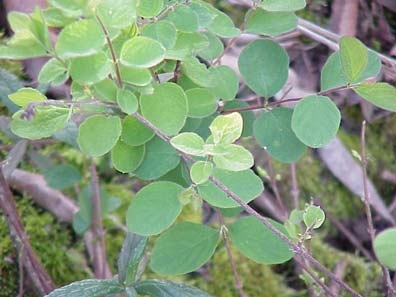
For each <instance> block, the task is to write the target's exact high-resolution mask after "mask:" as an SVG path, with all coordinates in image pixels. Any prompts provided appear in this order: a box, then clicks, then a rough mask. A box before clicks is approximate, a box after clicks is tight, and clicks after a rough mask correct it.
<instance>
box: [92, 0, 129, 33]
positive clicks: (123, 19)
mask: <svg viewBox="0 0 396 297" xmlns="http://www.w3.org/2000/svg"><path fill="white" fill-rule="evenodd" d="M96 13H97V15H98V16H99V18H100V20H101V21H102V22H103V24H104V25H105V27H106V28H117V29H121V28H125V27H128V26H130V25H132V24H133V23H134V22H135V20H136V0H101V1H100V2H99V5H98V6H97V7H96Z"/></svg>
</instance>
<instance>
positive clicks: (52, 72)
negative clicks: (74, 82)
mask: <svg viewBox="0 0 396 297" xmlns="http://www.w3.org/2000/svg"><path fill="white" fill-rule="evenodd" d="M68 78H69V71H68V69H67V68H66V67H65V65H63V64H62V63H61V62H60V61H58V60H57V59H55V58H52V59H50V60H48V61H47V62H46V63H45V64H44V66H43V67H42V68H41V70H40V73H39V76H38V81H39V82H40V83H42V84H45V83H50V84H52V85H54V86H59V85H61V84H63V83H65V82H66V80H67V79H68Z"/></svg>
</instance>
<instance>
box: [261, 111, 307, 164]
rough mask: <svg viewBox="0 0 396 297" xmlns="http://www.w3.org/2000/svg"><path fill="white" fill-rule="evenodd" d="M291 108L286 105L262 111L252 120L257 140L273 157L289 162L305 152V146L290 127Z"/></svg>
mask: <svg viewBox="0 0 396 297" xmlns="http://www.w3.org/2000/svg"><path fill="white" fill-rule="evenodd" d="M292 115H293V110H292V109H289V108H286V107H278V108H274V109H273V110H271V111H268V112H263V113H262V114H261V115H260V116H259V117H257V119H256V120H255V122H254V125H253V131H254V136H255V137H256V140H257V142H258V143H259V144H260V145H261V146H262V147H263V148H264V149H265V150H266V151H267V152H268V153H269V154H270V155H271V156H273V157H274V158H275V159H277V160H279V161H281V162H285V163H291V162H294V161H297V160H298V159H299V158H300V157H301V155H302V154H303V153H304V152H305V149H306V146H305V144H303V143H302V142H301V141H300V140H299V139H298V138H297V137H296V134H294V132H293V130H292V128H291V121H292Z"/></svg>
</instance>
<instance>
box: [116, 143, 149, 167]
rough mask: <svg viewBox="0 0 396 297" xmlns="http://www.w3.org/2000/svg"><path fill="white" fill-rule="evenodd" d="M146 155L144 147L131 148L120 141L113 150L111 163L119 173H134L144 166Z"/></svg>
mask: <svg viewBox="0 0 396 297" xmlns="http://www.w3.org/2000/svg"><path fill="white" fill-rule="evenodd" d="M144 153H145V147H144V145H141V146H130V145H127V144H125V143H123V142H122V141H118V142H117V144H116V145H115V146H114V147H113V149H112V150H111V161H112V163H113V166H114V168H115V169H117V170H118V171H120V172H122V173H128V172H133V171H134V170H135V169H136V168H138V167H139V166H140V164H142V162H143V158H144Z"/></svg>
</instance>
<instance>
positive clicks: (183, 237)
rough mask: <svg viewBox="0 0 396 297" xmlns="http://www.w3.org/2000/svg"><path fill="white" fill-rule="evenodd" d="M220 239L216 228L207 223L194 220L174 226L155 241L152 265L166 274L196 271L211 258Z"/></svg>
mask: <svg viewBox="0 0 396 297" xmlns="http://www.w3.org/2000/svg"><path fill="white" fill-rule="evenodd" d="M218 238H219V232H218V231H217V230H215V229H212V228H209V227H207V226H204V225H200V224H194V223H191V222H184V223H180V224H178V225H175V226H174V227H172V228H171V229H169V230H168V231H166V232H165V233H164V234H162V235H161V236H160V237H159V238H158V239H157V240H156V242H155V244H154V248H153V253H152V255H151V261H150V268H151V269H152V270H153V271H155V272H156V273H159V274H164V275H178V274H185V273H188V272H191V271H194V270H196V269H198V268H199V267H201V266H202V265H203V264H205V263H206V262H207V261H208V260H209V259H210V257H212V255H213V253H214V251H215V248H216V246H217V242H218ZM191 255H194V257H192V256H191Z"/></svg>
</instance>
